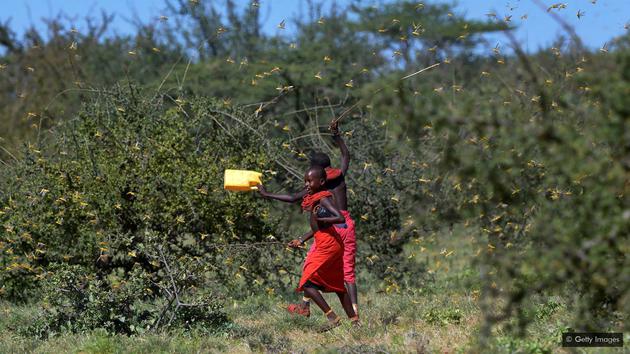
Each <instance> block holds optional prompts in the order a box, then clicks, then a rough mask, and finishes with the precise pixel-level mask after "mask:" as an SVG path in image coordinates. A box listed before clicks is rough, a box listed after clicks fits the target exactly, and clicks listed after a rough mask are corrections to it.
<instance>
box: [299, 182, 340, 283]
mask: <svg viewBox="0 0 630 354" xmlns="http://www.w3.org/2000/svg"><path fill="white" fill-rule="evenodd" d="M330 196H332V193H330V192H329V191H322V192H319V193H316V194H314V195H307V196H306V197H305V198H304V202H303V203H302V208H303V209H304V210H308V211H311V210H312V208H313V207H314V206H315V205H316V204H317V203H318V202H319V200H320V199H322V198H324V197H330ZM313 237H314V238H315V243H317V249H315V250H314V251H313V252H310V253H309V254H308V255H307V256H306V260H305V261H304V267H303V268H302V278H301V279H300V285H299V286H298V288H297V291H304V284H305V283H306V282H307V281H309V280H310V281H311V283H313V284H315V285H318V286H321V287H322V288H323V291H324V292H345V291H346V288H345V286H344V283H343V242H342V241H341V237H340V236H339V233H337V231H336V230H335V228H334V227H333V226H331V227H329V228H326V229H323V230H318V231H316V232H315V234H314V235H313Z"/></svg>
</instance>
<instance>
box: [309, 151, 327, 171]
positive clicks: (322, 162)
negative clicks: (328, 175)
mask: <svg viewBox="0 0 630 354" xmlns="http://www.w3.org/2000/svg"><path fill="white" fill-rule="evenodd" d="M310 160H311V166H320V167H322V168H326V167H330V157H328V155H326V154H325V153H323V152H321V151H315V152H313V153H311V156H310Z"/></svg>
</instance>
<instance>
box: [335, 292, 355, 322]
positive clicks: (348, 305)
mask: <svg viewBox="0 0 630 354" xmlns="http://www.w3.org/2000/svg"><path fill="white" fill-rule="evenodd" d="M337 297H339V301H341V306H343V310H344V311H345V312H346V315H348V318H354V317H355V316H356V314H355V313H354V308H352V301H350V295H348V293H347V292H345V293H341V292H338V293H337Z"/></svg>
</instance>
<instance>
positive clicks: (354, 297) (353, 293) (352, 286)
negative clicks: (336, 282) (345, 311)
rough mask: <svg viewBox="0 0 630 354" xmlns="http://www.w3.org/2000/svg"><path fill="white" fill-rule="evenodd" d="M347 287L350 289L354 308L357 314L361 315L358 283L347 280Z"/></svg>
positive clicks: (349, 292)
mask: <svg viewBox="0 0 630 354" xmlns="http://www.w3.org/2000/svg"><path fill="white" fill-rule="evenodd" d="M346 289H348V294H349V295H350V301H351V302H352V308H353V309H354V313H355V314H356V315H359V301H358V300H357V284H356V283H348V282H346Z"/></svg>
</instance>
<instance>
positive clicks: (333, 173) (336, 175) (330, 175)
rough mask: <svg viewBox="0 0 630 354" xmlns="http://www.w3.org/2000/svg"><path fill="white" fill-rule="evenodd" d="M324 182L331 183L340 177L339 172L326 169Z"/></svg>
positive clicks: (330, 168)
mask: <svg viewBox="0 0 630 354" xmlns="http://www.w3.org/2000/svg"><path fill="white" fill-rule="evenodd" d="M325 170H326V180H329V181H332V180H333V179H337V178H339V177H340V176H341V170H340V169H338V168H332V167H326V169H325Z"/></svg>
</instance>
